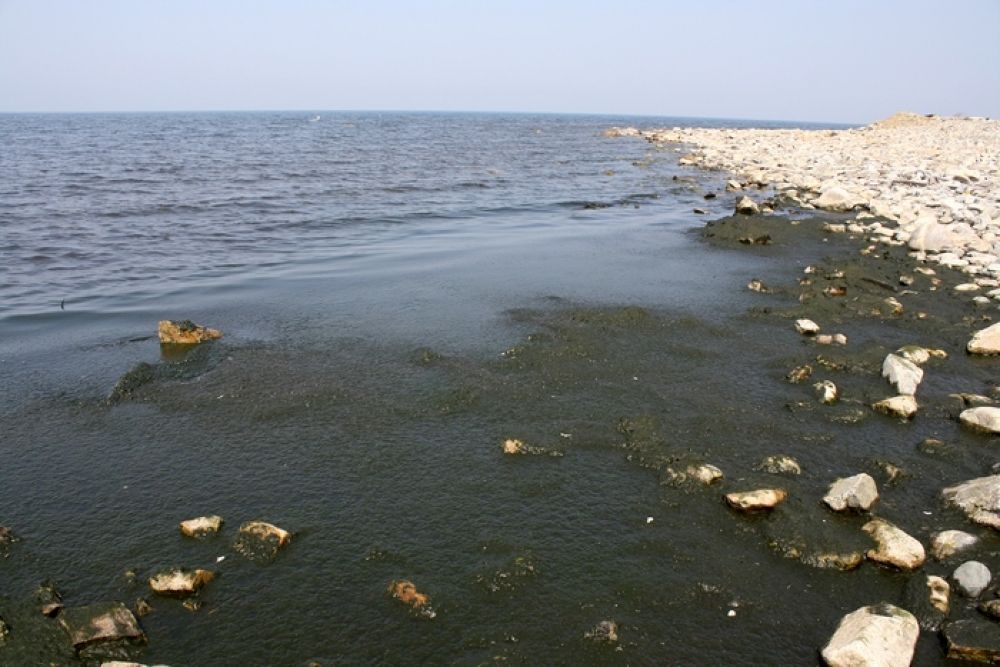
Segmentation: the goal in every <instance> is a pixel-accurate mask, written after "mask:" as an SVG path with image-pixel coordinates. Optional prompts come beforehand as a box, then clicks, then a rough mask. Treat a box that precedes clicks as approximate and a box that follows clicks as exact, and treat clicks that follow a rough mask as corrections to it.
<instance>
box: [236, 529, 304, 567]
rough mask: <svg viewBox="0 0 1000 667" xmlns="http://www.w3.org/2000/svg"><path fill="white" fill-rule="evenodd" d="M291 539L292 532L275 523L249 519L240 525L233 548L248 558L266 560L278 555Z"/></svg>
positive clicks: (258, 560) (259, 560)
mask: <svg viewBox="0 0 1000 667" xmlns="http://www.w3.org/2000/svg"><path fill="white" fill-rule="evenodd" d="M291 539H292V534H291V533H289V532H288V531H287V530H284V529H282V528H278V527H277V526H275V525H274V524H273V523H267V522H266V521H247V522H246V523H244V524H243V525H241V526H240V532H239V535H238V536H237V537H236V541H235V542H234V543H233V549H235V550H236V552H237V553H238V554H240V555H241V556H243V557H245V558H247V559H248V560H252V561H257V562H264V561H269V560H272V559H273V558H274V557H275V556H277V555H278V551H279V550H280V549H281V548H282V547H284V546H285V545H286V544H288V543H289V542H290V541H291Z"/></svg>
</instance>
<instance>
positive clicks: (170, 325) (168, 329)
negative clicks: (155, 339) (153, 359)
mask: <svg viewBox="0 0 1000 667" xmlns="http://www.w3.org/2000/svg"><path fill="white" fill-rule="evenodd" d="M157 333H158V335H159V337H160V343H163V344H170V345H196V344H198V343H204V342H205V341H209V340H215V339H216V338H222V333H221V332H220V331H218V330H217V329H206V328H205V327H202V326H198V325H197V324H195V323H194V322H192V321H190V320H183V321H178V322H175V321H172V320H160V324H159V326H158V328H157Z"/></svg>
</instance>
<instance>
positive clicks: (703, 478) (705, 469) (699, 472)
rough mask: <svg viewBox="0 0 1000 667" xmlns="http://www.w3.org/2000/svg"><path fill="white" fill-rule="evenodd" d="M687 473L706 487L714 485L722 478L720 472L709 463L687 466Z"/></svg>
mask: <svg viewBox="0 0 1000 667" xmlns="http://www.w3.org/2000/svg"><path fill="white" fill-rule="evenodd" d="M687 473H688V475H690V476H691V477H692V478H694V479H696V480H698V481H699V482H701V483H702V484H705V485H706V486H707V485H709V484H714V483H715V482H717V481H719V480H720V479H722V478H723V477H724V475H723V474H722V471H721V470H719V469H718V468H717V467H715V466H714V465H712V464H710V463H702V464H700V465H696V466H688V469H687Z"/></svg>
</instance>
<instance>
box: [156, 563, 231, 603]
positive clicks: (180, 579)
mask: <svg viewBox="0 0 1000 667" xmlns="http://www.w3.org/2000/svg"><path fill="white" fill-rule="evenodd" d="M212 579H215V573H214V572H211V571H209V570H182V569H177V570H167V571H165V572H160V573H159V574H157V575H155V576H153V577H151V578H150V579H149V587H150V588H152V589H153V592H154V593H156V594H157V595H165V596H167V597H175V598H183V597H187V596H189V595H194V594H195V593H197V592H198V591H199V590H200V589H201V588H202V587H203V586H204V585H205V584H207V583H208V582H210V581H212Z"/></svg>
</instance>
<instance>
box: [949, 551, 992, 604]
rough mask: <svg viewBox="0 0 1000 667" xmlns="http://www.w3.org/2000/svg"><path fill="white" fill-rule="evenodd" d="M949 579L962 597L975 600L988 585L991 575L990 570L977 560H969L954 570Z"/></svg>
mask: <svg viewBox="0 0 1000 667" xmlns="http://www.w3.org/2000/svg"><path fill="white" fill-rule="evenodd" d="M951 578H952V580H953V581H954V582H955V584H956V585H957V586H958V590H960V591H961V592H962V593H963V594H964V595H967V596H968V597H970V598H977V597H979V594H980V593H982V592H983V591H984V590H986V587H987V586H989V585H990V580H991V579H992V578H993V575H992V574H991V573H990V569H989V568H988V567H986V566H985V565H983V564H982V563H980V562H979V561H978V560H970V561H966V562H964V563H962V564H961V565H959V566H958V567H957V568H955V571H954V572H952V573H951Z"/></svg>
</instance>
